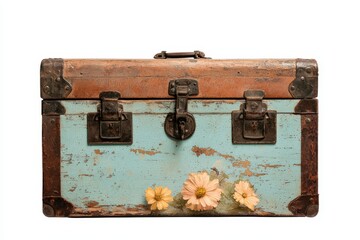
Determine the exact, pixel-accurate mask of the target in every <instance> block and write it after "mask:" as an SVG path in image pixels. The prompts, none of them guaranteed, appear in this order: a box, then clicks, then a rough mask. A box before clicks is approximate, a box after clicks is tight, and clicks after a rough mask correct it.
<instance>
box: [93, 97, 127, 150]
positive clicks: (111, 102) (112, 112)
mask: <svg viewBox="0 0 360 240" xmlns="http://www.w3.org/2000/svg"><path fill="white" fill-rule="evenodd" d="M119 98H120V93H118V92H102V93H101V94H100V100H101V103H100V105H98V112H97V113H88V115H87V123H88V128H87V130H88V144H90V145H92V144H132V113H130V112H124V111H123V106H122V105H121V104H119V102H118V100H119Z"/></svg>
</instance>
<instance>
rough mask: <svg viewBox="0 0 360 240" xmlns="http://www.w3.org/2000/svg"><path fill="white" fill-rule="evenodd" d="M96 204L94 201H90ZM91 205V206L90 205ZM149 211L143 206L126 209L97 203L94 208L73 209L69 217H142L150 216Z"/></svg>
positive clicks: (121, 206)
mask: <svg viewBox="0 0 360 240" xmlns="http://www.w3.org/2000/svg"><path fill="white" fill-rule="evenodd" d="M91 202H94V203H96V202H95V201H91ZM90 205H91V204H90ZM150 214H151V211H150V209H149V208H148V207H147V206H145V205H135V206H133V207H126V206H124V205H118V206H115V207H113V206H108V205H101V206H99V205H98V203H97V204H96V205H94V206H90V207H87V208H86V209H84V208H75V209H74V212H73V213H72V214H71V216H74V217H76V216H138V215H139V216H140V215H141V216H144V215H150Z"/></svg>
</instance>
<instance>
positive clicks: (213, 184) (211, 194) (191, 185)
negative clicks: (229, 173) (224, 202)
mask: <svg viewBox="0 0 360 240" xmlns="http://www.w3.org/2000/svg"><path fill="white" fill-rule="evenodd" d="M221 192H222V191H221V189H220V188H219V180H218V179H214V180H212V181H210V176H209V174H207V173H206V172H201V173H190V174H189V177H188V179H186V181H185V182H184V185H183V188H182V190H181V194H182V195H183V199H184V200H187V203H186V207H187V208H189V209H191V210H195V211H203V210H211V209H213V208H215V207H216V206H217V205H218V202H219V200H220V198H221Z"/></svg>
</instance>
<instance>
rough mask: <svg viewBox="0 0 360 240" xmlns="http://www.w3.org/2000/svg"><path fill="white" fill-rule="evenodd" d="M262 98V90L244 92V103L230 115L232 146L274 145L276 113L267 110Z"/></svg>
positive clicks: (263, 94)
mask: <svg viewBox="0 0 360 240" xmlns="http://www.w3.org/2000/svg"><path fill="white" fill-rule="evenodd" d="M264 96H265V93H264V91H262V90H247V91H245V92H244V97H245V103H243V104H241V106H240V110H237V111H233V112H232V113H231V118H232V142H233V143H234V144H243V143H268V144H274V143H276V111H272V110H267V105H266V104H265V103H263V102H262V99H263V98H264Z"/></svg>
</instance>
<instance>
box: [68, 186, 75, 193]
mask: <svg viewBox="0 0 360 240" xmlns="http://www.w3.org/2000/svg"><path fill="white" fill-rule="evenodd" d="M76 188H77V186H73V187H72V188H70V189H69V191H70V192H74V191H75V190H76Z"/></svg>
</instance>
